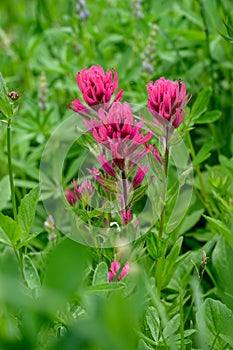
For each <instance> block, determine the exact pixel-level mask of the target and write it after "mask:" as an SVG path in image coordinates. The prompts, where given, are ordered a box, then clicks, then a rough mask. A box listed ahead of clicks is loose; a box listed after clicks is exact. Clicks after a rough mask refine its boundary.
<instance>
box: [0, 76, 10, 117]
mask: <svg viewBox="0 0 233 350" xmlns="http://www.w3.org/2000/svg"><path fill="white" fill-rule="evenodd" d="M7 94H8V89H7V86H6V82H5V80H4V79H3V76H2V73H0V112H2V114H3V115H4V116H5V117H6V118H11V117H12V116H13V109H12V104H11V103H12V101H11V100H10V98H9V97H8V95H7Z"/></svg>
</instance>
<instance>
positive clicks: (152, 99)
mask: <svg viewBox="0 0 233 350" xmlns="http://www.w3.org/2000/svg"><path fill="white" fill-rule="evenodd" d="M147 91H148V109H149V111H150V112H151V113H152V114H153V115H154V116H155V118H156V119H157V120H158V121H160V122H162V123H163V122H169V123H170V124H172V126H173V127H174V128H178V127H179V126H180V125H181V124H182V123H183V121H184V116H185V111H184V107H185V106H186V104H187V103H188V101H189V99H190V97H189V96H188V95H186V87H185V83H184V82H179V81H175V82H173V81H171V80H166V79H165V78H164V77H162V78H160V79H158V80H156V81H155V82H153V81H151V82H150V83H149V85H148V86H147Z"/></svg>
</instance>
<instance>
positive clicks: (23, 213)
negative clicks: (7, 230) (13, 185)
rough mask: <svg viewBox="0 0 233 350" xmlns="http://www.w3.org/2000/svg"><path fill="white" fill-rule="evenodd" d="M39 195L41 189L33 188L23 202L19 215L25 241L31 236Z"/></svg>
mask: <svg viewBox="0 0 233 350" xmlns="http://www.w3.org/2000/svg"><path fill="white" fill-rule="evenodd" d="M39 194H40V190H39V187H36V188H33V189H32V190H31V191H30V192H29V193H28V194H26V196H25V197H24V198H23V199H22V201H21V204H20V207H19V213H18V223H19V226H20V227H21V229H22V238H23V239H26V238H27V237H28V235H29V232H30V228H31V226H32V223H33V220H34V217H35V213H36V207H37V202H38V200H39Z"/></svg>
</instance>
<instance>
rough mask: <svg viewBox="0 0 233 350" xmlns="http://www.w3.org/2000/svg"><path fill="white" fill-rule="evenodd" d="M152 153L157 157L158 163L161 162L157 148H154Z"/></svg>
mask: <svg viewBox="0 0 233 350" xmlns="http://www.w3.org/2000/svg"><path fill="white" fill-rule="evenodd" d="M153 154H154V156H155V158H156V159H157V161H158V162H159V163H160V164H162V158H161V155H160V154H159V151H158V148H155V149H154V151H153Z"/></svg>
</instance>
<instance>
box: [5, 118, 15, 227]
mask: <svg viewBox="0 0 233 350" xmlns="http://www.w3.org/2000/svg"><path fill="white" fill-rule="evenodd" d="M7 157H8V170H9V178H10V188H11V200H12V208H13V216H14V220H15V221H17V206H16V198H15V186H14V179H13V173H12V162H11V118H8V121H7Z"/></svg>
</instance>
